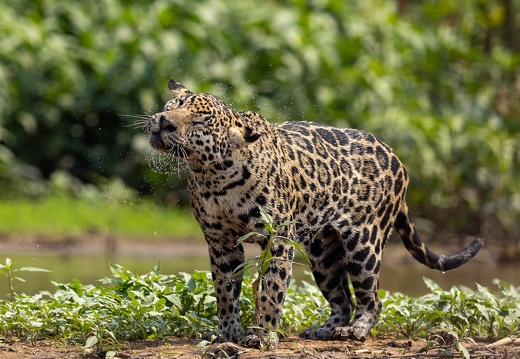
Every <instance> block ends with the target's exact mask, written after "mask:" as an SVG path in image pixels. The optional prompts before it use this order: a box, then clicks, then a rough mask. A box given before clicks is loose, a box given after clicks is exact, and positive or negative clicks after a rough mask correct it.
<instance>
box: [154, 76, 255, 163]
mask: <svg viewBox="0 0 520 359" xmlns="http://www.w3.org/2000/svg"><path fill="white" fill-rule="evenodd" d="M168 88H169V89H170V91H171V93H172V95H173V98H172V99H171V100H170V101H168V102H167V103H166V105H165V106H164V108H163V110H162V111H161V112H159V113H156V114H154V115H152V116H151V117H150V118H149V120H148V124H147V130H148V132H149V133H150V145H151V146H152V148H153V149H154V150H156V151H159V152H163V153H168V154H171V155H173V156H176V157H179V158H183V159H185V160H186V161H187V162H188V164H193V165H196V166H197V167H200V166H208V165H212V164H217V163H223V161H225V160H226V159H228V158H229V157H230V156H231V155H232V152H233V151H234V150H235V149H238V148H241V147H244V146H247V145H248V144H249V143H252V142H254V141H256V140H257V139H258V138H259V137H260V133H257V132H255V130H253V128H252V125H254V124H253V123H248V122H249V121H248V120H247V119H248V118H247V117H246V116H243V115H242V114H241V113H237V112H235V111H233V109H231V108H230V107H229V106H228V105H226V104H225V103H224V102H223V101H222V100H221V99H220V98H218V97H216V96H213V95H211V94H206V93H192V92H191V91H189V90H188V89H186V87H184V86H183V85H182V84H181V83H180V82H177V81H176V80H173V79H170V80H169V81H168Z"/></svg>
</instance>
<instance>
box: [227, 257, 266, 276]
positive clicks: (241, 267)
mask: <svg viewBox="0 0 520 359" xmlns="http://www.w3.org/2000/svg"><path fill="white" fill-rule="evenodd" d="M259 259H260V256H256V257H253V258H249V259H248V260H246V261H245V262H244V263H241V264H240V265H239V266H237V267H236V268H235V270H233V275H234V276H236V275H238V274H240V273H241V272H243V271H245V270H246V269H247V268H249V267H251V263H253V262H257V261H258V260H259Z"/></svg>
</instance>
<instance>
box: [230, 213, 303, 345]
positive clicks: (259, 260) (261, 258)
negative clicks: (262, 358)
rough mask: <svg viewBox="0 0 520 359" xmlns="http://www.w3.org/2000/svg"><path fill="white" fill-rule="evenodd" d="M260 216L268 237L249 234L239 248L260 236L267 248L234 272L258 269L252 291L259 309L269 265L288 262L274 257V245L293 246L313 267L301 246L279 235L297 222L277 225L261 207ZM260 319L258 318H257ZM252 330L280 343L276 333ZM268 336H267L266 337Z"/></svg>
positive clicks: (239, 272)
mask: <svg viewBox="0 0 520 359" xmlns="http://www.w3.org/2000/svg"><path fill="white" fill-rule="evenodd" d="M259 210H260V215H261V216H262V221H263V222H264V227H265V229H266V230H267V233H268V235H267V236H266V235H264V234H262V233H259V232H249V233H248V234H246V235H244V236H242V237H240V238H239V239H238V240H237V244H236V245H237V246H238V245H240V244H241V243H242V242H244V241H245V240H247V239H248V238H250V237H253V236H258V237H262V238H264V239H266V241H267V243H266V245H265V248H264V249H263V250H262V252H261V253H260V255H258V256H255V257H253V258H250V259H248V260H247V261H245V262H244V263H242V264H241V265H239V266H238V267H237V268H236V269H235V270H234V272H233V274H234V275H235V276H237V275H240V274H243V273H244V272H245V271H246V270H248V269H250V268H252V267H254V266H255V267H256V276H255V278H254V280H253V282H252V289H253V299H254V303H255V308H258V307H259V306H260V293H261V291H262V288H261V283H262V278H263V276H264V275H265V273H266V272H267V270H268V269H269V265H270V263H271V261H273V260H286V259H284V258H277V257H273V255H272V253H271V248H272V247H273V245H275V244H278V243H284V244H288V245H291V246H293V247H294V248H295V249H296V250H297V251H298V253H300V255H301V256H302V257H303V258H304V259H305V261H306V262H307V264H308V265H309V266H311V262H310V260H309V257H308V256H307V253H305V251H304V250H303V249H302V247H301V246H300V244H299V243H298V242H296V241H294V240H292V239H290V238H288V237H284V236H280V235H278V234H277V232H278V231H279V230H280V229H282V228H284V227H287V226H291V225H295V224H296V223H297V222H295V221H285V222H283V223H281V224H275V223H274V221H273V218H272V217H271V215H270V214H269V213H267V212H266V211H265V209H264V208H263V207H261V206H259ZM257 319H258V318H257ZM250 329H254V330H255V331H256V332H257V334H260V332H262V331H264V332H266V333H262V334H264V335H262V337H263V338H266V339H267V340H268V342H269V343H270V342H277V341H278V335H277V332H276V331H272V330H270V329H267V328H260V327H250ZM265 334H266V335H265Z"/></svg>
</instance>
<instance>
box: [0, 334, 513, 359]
mask: <svg viewBox="0 0 520 359" xmlns="http://www.w3.org/2000/svg"><path fill="white" fill-rule="evenodd" d="M197 344H198V341H195V340H184V339H176V338H171V339H166V340H160V341H137V342H127V343H122V345H121V348H120V349H119V350H117V352H116V356H115V357H114V358H132V359H134V358H135V359H138V358H182V359H188V358H202V357H205V358H237V359H251V358H463V355H462V354H461V353H460V352H459V351H457V350H456V349H455V348H454V346H453V345H452V346H444V347H443V346H440V345H433V344H432V343H429V345H428V343H426V342H425V341H408V340H367V341H366V342H365V343H355V342H337V341H326V342H317V341H309V340H301V339H298V338H287V339H284V340H283V341H281V342H280V347H279V348H278V349H277V350H276V351H261V350H256V349H245V348H241V347H239V346H236V345H232V344H220V345H214V346H206V347H197ZM464 345H465V346H466V348H467V349H468V351H469V354H470V356H471V358H489V359H491V358H503V359H506V358H508V359H509V358H520V341H518V340H517V341H516V342H515V341H511V340H509V341H508V340H507V339H506V340H505V341H504V343H503V344H502V345H498V344H486V343H481V342H480V343H479V342H477V343H476V344H475V343H470V342H466V343H464ZM105 355H106V353H104V352H95V351H92V350H89V349H85V348H82V347H77V346H73V345H67V343H56V342H53V341H49V340H45V341H38V342H36V343H34V344H31V343H26V342H5V341H4V342H0V358H3V359H21V358H42V359H43V358H45V359H50V358H53V359H54V358H56V359H57V358H63V359H72V358H91V359H94V358H104V357H105Z"/></svg>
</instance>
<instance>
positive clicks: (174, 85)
mask: <svg viewBox="0 0 520 359" xmlns="http://www.w3.org/2000/svg"><path fill="white" fill-rule="evenodd" d="M168 88H169V89H170V91H171V93H172V96H173V97H174V98H175V97H179V96H182V95H189V94H191V91H190V90H188V89H187V88H186V87H184V85H183V84H181V83H180V82H179V81H177V80H174V79H170V80H169V81H168Z"/></svg>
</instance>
